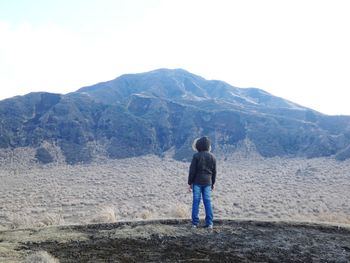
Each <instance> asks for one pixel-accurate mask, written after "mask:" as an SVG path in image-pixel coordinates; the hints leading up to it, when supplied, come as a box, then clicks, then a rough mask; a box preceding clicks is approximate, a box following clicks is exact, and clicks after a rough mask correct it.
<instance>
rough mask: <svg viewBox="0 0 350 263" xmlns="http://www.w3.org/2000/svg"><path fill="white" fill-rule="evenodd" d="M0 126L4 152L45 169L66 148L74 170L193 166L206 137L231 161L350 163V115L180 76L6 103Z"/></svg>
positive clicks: (153, 75) (0, 106) (135, 77)
mask: <svg viewBox="0 0 350 263" xmlns="http://www.w3.org/2000/svg"><path fill="white" fill-rule="evenodd" d="M0 120H1V122H0V131H1V133H0V147H1V148H5V149H8V148H16V147H26V146H29V147H33V148H35V149H36V158H37V159H38V160H39V161H40V162H43V163H48V162H51V161H52V160H53V159H54V158H53V156H52V153H51V152H50V151H49V150H48V148H47V147H45V145H55V146H57V147H58V148H60V149H61V150H62V152H63V155H64V157H65V159H66V161H67V162H68V163H72V164H74V163H77V162H89V161H91V160H92V159H93V158H94V156H95V155H96V154H105V155H107V156H108V157H110V158H124V157H130V156H139V155H144V154H148V153H153V154H160V155H161V154H163V153H164V152H166V151H169V150H172V151H173V152H174V158H176V159H180V160H182V159H188V158H190V157H191V155H192V152H191V147H190V145H191V142H192V140H193V139H194V138H196V137H198V136H202V135H208V136H209V137H210V138H211V139H212V141H213V149H214V151H215V150H216V151H223V152H225V151H226V154H231V153H233V152H234V151H235V149H237V148H238V147H243V146H245V147H248V146H247V145H248V144H249V147H253V148H254V150H256V151H257V152H258V153H260V154H261V155H262V156H266V157H272V156H305V157H308V158H312V157H319V156H335V157H336V158H337V159H339V160H344V159H347V158H349V157H350V116H328V115H324V114H321V113H319V112H316V111H314V110H312V109H308V108H305V107H303V106H300V105H297V104H295V103H293V102H290V101H288V100H285V99H282V98H279V97H275V96H273V95H271V94H269V93H267V92H265V91H263V90H260V89H256V88H246V89H241V88H236V87H233V86H231V85H229V84H227V83H225V82H223V81H217V80H206V79H204V78H202V77H200V76H196V75H194V74H191V73H189V72H187V71H185V70H182V69H175V70H170V69H159V70H155V71H151V72H147V73H142V74H127V75H122V76H120V77H118V78H116V79H114V80H111V81H107V82H102V83H98V84H96V85H93V86H89V87H84V88H81V89H79V90H78V91H76V92H72V93H69V94H65V95H61V94H52V93H44V92H40V93H30V94H27V95H25V96H17V97H13V98H10V99H6V100H3V101H0ZM225 149H226V150H225ZM224 150H225V151H224Z"/></svg>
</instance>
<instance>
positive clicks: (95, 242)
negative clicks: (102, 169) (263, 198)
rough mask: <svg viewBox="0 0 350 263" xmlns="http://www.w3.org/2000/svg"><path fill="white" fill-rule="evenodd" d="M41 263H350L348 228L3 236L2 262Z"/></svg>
mask: <svg viewBox="0 0 350 263" xmlns="http://www.w3.org/2000/svg"><path fill="white" fill-rule="evenodd" d="M35 251H46V252H48V253H49V254H50V255H51V259H52V260H53V258H55V259H56V261H45V262H58V261H59V262H61V263H64V262H344V263H348V262H349V261H350V228H349V226H332V225H325V224H323V225H322V224H306V223H288V222H266V221H244V220H217V221H215V227H214V230H212V231H208V230H207V229H205V228H198V229H192V228H191V227H190V221H188V220H156V221H139V222H119V223H111V224H95V225H80V226H78V225H76V226H64V227H63V226H61V227H46V228H32V229H22V230H7V231H2V232H0V261H1V262H4V263H5V262H20V261H21V260H25V259H26V258H27V261H26V262H33V261H28V259H29V258H30V257H31V254H33V253H35Z"/></svg>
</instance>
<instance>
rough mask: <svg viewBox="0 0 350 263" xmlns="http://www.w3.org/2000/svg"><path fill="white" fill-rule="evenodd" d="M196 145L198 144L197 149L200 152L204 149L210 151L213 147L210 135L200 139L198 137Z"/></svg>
mask: <svg viewBox="0 0 350 263" xmlns="http://www.w3.org/2000/svg"><path fill="white" fill-rule="evenodd" d="M194 144H195V146H196V150H197V151H198V152H203V151H210V149H211V147H210V140H209V138H208V137H206V136H205V137H202V138H199V139H196V140H195V142H194Z"/></svg>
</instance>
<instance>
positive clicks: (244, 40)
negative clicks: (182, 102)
mask: <svg viewBox="0 0 350 263" xmlns="http://www.w3.org/2000/svg"><path fill="white" fill-rule="evenodd" d="M349 14H350V2H349V1H347V0H327V1H325V0H240V1H238V0H237V1H236V0H0V99H4V98H7V97H12V96H15V95H23V94H26V93H29V92H32V91H48V92H56V93H68V92H71V91H75V90H77V89H79V88H80V87H83V86H87V85H92V84H95V83H98V82H101V81H107V80H111V79H114V78H116V77H118V76H120V75H122V74H126V73H139V72H146V71H150V70H154V69H158V68H183V69H186V70H188V71H190V72H192V73H194V74H197V75H200V76H202V77H204V78H206V79H219V80H223V81H225V82H227V83H229V84H231V85H233V86H236V87H241V88H246V87H256V88H261V89H263V90H265V91H268V92H270V93H272V94H273V95H276V96H280V97H283V98H286V99H288V100H291V101H293V102H296V103H298V104H301V105H303V106H306V107H310V108H312V109H314V110H317V111H320V112H322V113H325V114H331V115H335V114H339V115H350V103H349V102H348V101H349V100H350V96H349V95H350V33H349V32H350V15H349Z"/></svg>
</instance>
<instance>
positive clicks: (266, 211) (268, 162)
mask: <svg viewBox="0 0 350 263" xmlns="http://www.w3.org/2000/svg"><path fill="white" fill-rule="evenodd" d="M23 158H24V157H23ZM23 158H22V159H23ZM188 167H189V163H186V162H180V161H175V160H173V159H171V158H167V157H164V158H160V157H157V156H144V157H138V158H129V159H121V160H100V161H96V162H95V163H93V164H89V165H74V166H70V165H65V164H62V163H60V162H59V163H57V164H54V165H47V166H39V165H34V164H33V163H31V160H30V158H29V160H27V161H26V162H20V161H19V160H17V161H16V160H12V162H11V163H10V165H9V164H8V162H5V161H4V162H3V163H2V164H1V170H0V182H1V183H0V196H1V198H0V211H1V213H0V230H4V229H14V228H23V227H32V226H47V225H67V224H85V223H102V222H116V221H127V220H144V219H158V218H189V217H190V209H191V200H192V196H191V193H189V192H188V190H187V189H188V187H187V174H188ZM349 200H350V161H345V162H338V161H335V160H333V159H330V158H317V159H297V158H291V159H288V158H268V159H265V158H261V157H259V156H250V157H249V158H244V157H239V156H236V157H234V156H233V157H232V158H220V157H219V158H218V175H217V185H216V188H215V190H214V192H213V206H214V216H215V218H217V219H218V218H239V219H244V218H249V219H259V220H260V219H261V220H284V221H285V220H287V221H289V220H291V221H308V222H309V221H316V222H332V223H336V224H338V223H339V224H350V202H349ZM201 213H202V216H203V207H201Z"/></svg>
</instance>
